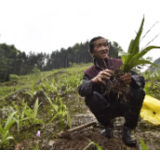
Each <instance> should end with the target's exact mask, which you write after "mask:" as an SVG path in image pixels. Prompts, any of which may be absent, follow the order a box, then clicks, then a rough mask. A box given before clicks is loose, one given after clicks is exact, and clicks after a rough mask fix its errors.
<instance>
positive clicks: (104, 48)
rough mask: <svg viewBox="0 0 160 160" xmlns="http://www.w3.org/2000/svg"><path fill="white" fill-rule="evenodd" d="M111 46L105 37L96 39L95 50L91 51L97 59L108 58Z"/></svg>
mask: <svg viewBox="0 0 160 160" xmlns="http://www.w3.org/2000/svg"><path fill="white" fill-rule="evenodd" d="M108 53H109V48H108V43H107V41H106V40H105V39H98V40H96V41H94V50H93V53H91V54H92V55H93V56H94V57H95V58H97V59H105V58H108Z"/></svg>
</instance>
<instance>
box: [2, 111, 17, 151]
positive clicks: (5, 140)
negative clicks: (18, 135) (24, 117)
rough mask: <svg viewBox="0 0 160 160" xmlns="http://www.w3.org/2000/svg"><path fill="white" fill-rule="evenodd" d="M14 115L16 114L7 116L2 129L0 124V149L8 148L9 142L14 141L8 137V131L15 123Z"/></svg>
mask: <svg viewBox="0 0 160 160" xmlns="http://www.w3.org/2000/svg"><path fill="white" fill-rule="evenodd" d="M15 114H16V112H13V113H12V114H10V115H9V116H8V118H7V121H6V123H5V125H4V128H3V127H2V124H1V123H0V148H1V149H3V148H4V147H6V146H8V144H9V141H10V140H14V138H13V137H12V136H10V133H9V129H10V128H11V126H12V125H13V124H14V123H15V120H14V118H13V117H14V115H15Z"/></svg>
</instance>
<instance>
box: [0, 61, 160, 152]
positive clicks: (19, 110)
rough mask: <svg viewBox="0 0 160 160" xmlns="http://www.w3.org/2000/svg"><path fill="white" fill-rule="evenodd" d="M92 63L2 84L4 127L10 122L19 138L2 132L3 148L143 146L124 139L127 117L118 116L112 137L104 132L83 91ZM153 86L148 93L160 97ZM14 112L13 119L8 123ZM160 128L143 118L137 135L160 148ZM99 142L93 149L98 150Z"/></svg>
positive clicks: (11, 131)
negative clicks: (108, 137)
mask: <svg viewBox="0 0 160 160" xmlns="http://www.w3.org/2000/svg"><path fill="white" fill-rule="evenodd" d="M89 66H91V63H90V64H82V65H75V66H73V67H71V68H67V69H56V70H52V71H49V72H41V73H34V74H28V75H25V76H20V77H19V78H18V79H17V80H16V81H14V82H12V81H9V82H6V83H2V84H1V86H0V88H1V90H0V97H1V98H0V116H1V119H2V120H1V126H3V127H4V126H5V124H6V126H7V124H8V127H7V129H6V130H5V131H6V132H7V131H8V133H7V136H8V137H10V136H13V138H14V139H15V141H14V140H12V138H11V137H10V138H8V139H5V138H4V139H2V137H3V133H4V132H3V133H2V132H0V133H1V140H2V141H1V143H0V147H1V149H22V150H26V149H30V150H33V149H39V150H46V149H47V150H48V149H57V150H60V149H65V150H67V149H69V150H71V149H72V150H73V149H79V150H81V149H84V148H85V147H86V146H87V145H88V144H89V140H90V141H92V142H94V143H96V144H98V145H99V146H101V147H102V148H103V149H106V150H111V149H113V150H122V149H134V150H135V149H140V148H141V146H140V143H139V141H138V143H137V146H136V147H128V146H126V145H125V144H124V143H123V142H122V140H121V138H122V127H123V123H124V119H123V118H121V117H118V118H116V119H114V120H113V137H112V138H111V139H107V138H104V137H103V136H101V135H100V134H99V132H100V131H101V129H102V128H103V127H102V126H101V125H100V124H99V123H98V122H97V121H96V120H95V117H94V116H93V114H92V113H91V112H90V111H89V110H88V108H87V106H86V105H85V103H84V98H83V97H80V96H79V94H78V92H77V87H78V86H79V84H80V83H81V80H82V76H83V71H84V70H85V69H86V68H88V67H89ZM144 76H145V77H146V79H147V80H148V83H151V81H150V77H149V75H144ZM147 76H148V77H147ZM159 77H160V75H159ZM156 78H157V77H156ZM152 80H153V78H152ZM148 83H147V84H148ZM147 87H148V88H147ZM147 87H146V88H145V89H146V92H147V91H148V92H147V94H152V95H153V96H157V98H159V99H160V96H159V94H155V91H153V90H152V87H154V86H153V85H150V84H148V85H147ZM157 89H159V88H157ZM9 115H10V118H9V119H8V121H7V123H6V120H7V118H8V117H9ZM92 121H95V123H94V125H91V126H89V127H86V128H84V129H81V130H77V131H74V132H72V133H71V134H70V135H69V136H68V135H61V136H60V134H59V133H60V132H61V131H64V130H66V129H69V128H75V127H77V126H81V125H83V124H86V123H90V122H92ZM9 124H10V125H9ZM1 129H2V128H0V130H1ZM159 130H160V127H159V126H153V125H151V124H150V123H146V122H144V121H143V120H142V119H141V118H140V120H139V123H138V127H137V128H136V130H135V135H136V137H137V138H142V139H143V140H144V142H145V143H146V145H147V147H148V149H160V144H159V135H160V134H159ZM6 138H7V137H6ZM2 142H3V143H2ZM94 143H92V145H90V146H89V147H88V148H87V149H98V148H97V147H96V146H95V145H94Z"/></svg>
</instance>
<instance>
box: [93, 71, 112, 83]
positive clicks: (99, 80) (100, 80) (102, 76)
mask: <svg viewBox="0 0 160 160" xmlns="http://www.w3.org/2000/svg"><path fill="white" fill-rule="evenodd" d="M112 73H113V71H111V70H109V69H105V70H103V71H101V72H99V74H98V75H97V76H96V77H94V78H93V79H92V82H93V83H102V84H104V85H106V82H105V81H104V80H106V79H110V77H111V76H112Z"/></svg>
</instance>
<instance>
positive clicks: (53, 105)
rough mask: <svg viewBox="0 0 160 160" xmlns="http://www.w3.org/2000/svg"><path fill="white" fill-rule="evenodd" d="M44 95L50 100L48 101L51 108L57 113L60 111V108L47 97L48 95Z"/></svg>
mask: <svg viewBox="0 0 160 160" xmlns="http://www.w3.org/2000/svg"><path fill="white" fill-rule="evenodd" d="M44 95H45V96H46V98H47V99H48V101H49V103H50V105H51V107H52V108H53V109H54V110H55V111H56V112H57V111H58V106H57V105H55V104H53V103H52V101H51V99H50V98H49V97H48V96H47V94H46V93H44Z"/></svg>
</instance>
